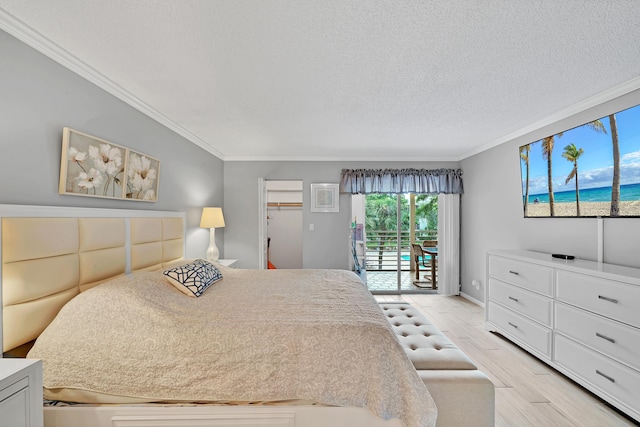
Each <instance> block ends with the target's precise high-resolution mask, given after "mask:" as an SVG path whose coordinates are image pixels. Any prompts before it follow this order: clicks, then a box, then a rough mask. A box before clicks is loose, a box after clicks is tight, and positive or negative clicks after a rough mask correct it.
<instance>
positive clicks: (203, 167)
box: [0, 31, 224, 257]
mask: <svg viewBox="0 0 640 427" xmlns="http://www.w3.org/2000/svg"><path fill="white" fill-rule="evenodd" d="M0 52H1V53H2V54H1V57H2V59H1V60H0V123H1V124H0V203H3V204H26V205H51V206H82V207H95V208H98V207H99V208H115V209H143V210H169V211H186V212H187V227H188V229H187V237H188V242H189V246H188V247H187V254H186V255H187V256H188V257H201V256H204V252H205V250H206V248H207V246H208V241H209V231H208V230H205V229H200V228H198V226H199V221H200V213H201V209H202V207H203V206H222V201H223V194H222V192H223V184H222V179H223V169H224V168H223V162H222V161H221V160H220V159H218V158H217V157H215V156H213V155H211V154H209V153H207V152H206V151H204V150H202V149H201V148H199V147H197V146H196V145H194V144H192V143H190V142H188V141H187V140H186V139H184V138H183V137H181V136H179V135H177V134H176V133H175V132H173V131H171V130H169V129H168V128H166V127H164V126H162V125H161V124H159V123H158V122H156V121H154V120H152V119H151V118H149V117H148V116H146V115H144V114H142V113H140V112H139V111H138V110H136V109H134V108H132V107H130V106H129V105H127V104H125V103H124V102H122V101H120V100H118V99H117V98H115V97H114V96H112V95H110V94H108V93H107V92H105V91H104V90H102V89H100V88H98V87H97V86H95V85H93V84H92V83H90V82H88V81H87V80H85V79H83V78H81V77H79V76H78V75H76V74H75V73H73V72H71V71H69V70H67V69H66V68H64V67H62V66H61V65H59V64H57V63H56V62H54V61H53V60H51V59H49V58H48V57H46V56H45V55H43V54H40V53H39V52H37V51H36V50H34V49H32V48H30V47H29V46H27V45H25V44H24V43H22V42H20V41H18V40H17V39H15V38H13V37H12V36H10V35H9V34H7V33H5V32H3V31H0ZM65 126H66V127H71V128H73V129H76V130H79V131H81V132H85V133H88V134H90V135H94V136H96V137H99V138H101V139H105V140H107V141H110V142H113V143H115V144H119V145H123V146H126V147H129V148H132V149H135V150H137V151H140V152H142V153H145V154H148V155H149V156H151V157H155V158H156V159H159V160H160V162H161V166H160V178H159V179H160V181H159V184H160V188H159V189H158V196H159V197H158V202H156V203H144V202H134V201H124V200H110V199H99V198H92V197H78V196H69V195H59V194H58V177H59V173H60V154H61V153H60V152H61V146H62V128H63V127H65ZM216 237H217V238H218V240H219V242H218V245H219V247H220V248H222V247H223V244H224V238H223V233H216Z"/></svg>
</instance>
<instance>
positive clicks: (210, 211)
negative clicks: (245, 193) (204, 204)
mask: <svg viewBox="0 0 640 427" xmlns="http://www.w3.org/2000/svg"><path fill="white" fill-rule="evenodd" d="M200 227H202V228H221V227H224V216H223V215H222V208H202V218H201V219H200Z"/></svg>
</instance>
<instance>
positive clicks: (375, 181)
mask: <svg viewBox="0 0 640 427" xmlns="http://www.w3.org/2000/svg"><path fill="white" fill-rule="evenodd" d="M340 192H341V193H350V194H370V193H386V194H398V193H414V194H441V193H444V194H462V193H463V192H464V189H463V186H462V170H461V169H433V170H428V169H343V170H342V175H341V178H340Z"/></svg>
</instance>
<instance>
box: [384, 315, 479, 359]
mask: <svg viewBox="0 0 640 427" xmlns="http://www.w3.org/2000/svg"><path fill="white" fill-rule="evenodd" d="M380 308H381V309H382V312H383V313H384V314H385V316H387V319H388V320H389V322H390V323H391V327H392V328H393V330H394V332H395V333H396V336H397V337H398V340H399V341H400V344H402V346H403V347H404V350H405V352H406V353H407V355H408V356H409V359H410V360H411V362H413V366H414V367H415V368H416V369H417V370H443V369H452V370H457V369H477V367H476V365H474V364H473V362H472V361H471V359H469V358H468V357H467V355H466V354H464V353H463V352H462V351H461V350H460V349H459V348H458V347H456V346H455V344H454V343H452V342H451V340H449V338H447V337H446V336H445V335H444V334H443V333H442V332H440V330H438V328H436V327H435V326H434V325H433V324H432V323H431V322H429V321H428V320H427V318H426V317H424V316H423V315H422V314H421V313H420V312H419V311H418V310H416V309H415V308H414V307H412V306H411V305H410V304H408V303H394V302H390V303H387V302H385V303H383V302H381V303H380Z"/></svg>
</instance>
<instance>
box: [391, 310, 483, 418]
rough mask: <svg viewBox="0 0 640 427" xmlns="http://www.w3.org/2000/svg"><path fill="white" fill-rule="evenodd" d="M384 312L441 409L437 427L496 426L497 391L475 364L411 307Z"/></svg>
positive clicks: (439, 409)
mask: <svg viewBox="0 0 640 427" xmlns="http://www.w3.org/2000/svg"><path fill="white" fill-rule="evenodd" d="M380 308H381V309H382V311H383V313H384V314H385V315H386V316H387V318H388V320H389V323H391V327H392V328H393V330H394V332H395V333H396V336H397V337H398V341H400V344H402V346H403V347H404V350H405V352H406V353H407V356H408V357H409V359H410V360H411V362H412V363H413V366H414V367H415V368H416V370H417V372H418V375H419V376H420V378H421V379H422V381H423V382H424V383H425V385H426V386H427V389H428V390H429V393H431V396H432V397H433V400H434V401H435V403H436V406H437V407H438V422H437V426H438V427H445V426H456V427H464V426H474V427H475V426H493V425H494V423H495V389H494V386H493V383H492V382H491V380H490V379H489V378H488V377H487V376H486V375H485V374H484V373H483V372H481V371H479V370H478V368H477V367H476V365H475V364H474V363H473V361H471V359H469V358H468V357H467V355H466V354H464V353H463V352H462V351H461V350H460V349H459V348H458V347H456V345H455V344H454V343H453V342H451V340H450V339H449V338H447V337H446V336H445V335H444V334H443V333H442V332H441V331H440V330H439V329H438V328H436V327H435V326H434V325H433V324H432V323H431V322H429V320H427V318H426V317H424V316H423V315H422V313H420V312H419V311H418V310H417V309H415V308H414V307H412V306H411V305H410V304H407V303H393V302H389V303H380Z"/></svg>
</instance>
